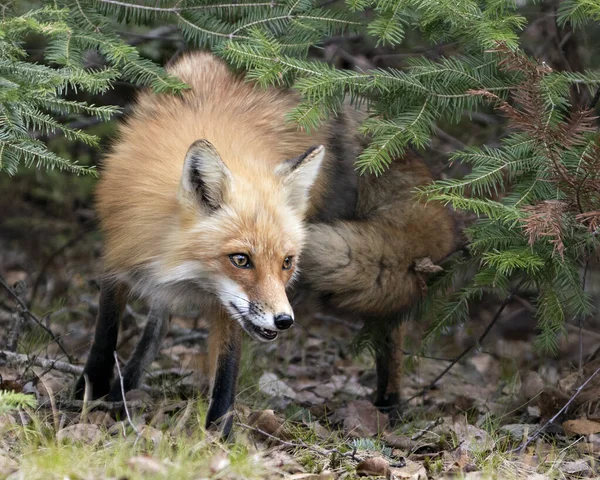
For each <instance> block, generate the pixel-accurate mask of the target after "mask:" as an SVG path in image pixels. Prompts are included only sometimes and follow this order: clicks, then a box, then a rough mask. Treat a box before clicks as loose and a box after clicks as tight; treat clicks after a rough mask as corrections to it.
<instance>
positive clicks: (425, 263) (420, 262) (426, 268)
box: [415, 257, 444, 273]
mask: <svg viewBox="0 0 600 480" xmlns="http://www.w3.org/2000/svg"><path fill="white" fill-rule="evenodd" d="M443 270H444V269H443V268H442V267H440V266H439V265H436V264H435V263H433V262H432V261H431V258H429V257H423V258H418V259H416V260H415V272H420V273H437V272H441V271H443Z"/></svg>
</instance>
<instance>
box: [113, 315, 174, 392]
mask: <svg viewBox="0 0 600 480" xmlns="http://www.w3.org/2000/svg"><path fill="white" fill-rule="evenodd" d="M168 331H169V312H168V310H167V309H166V308H164V307H163V306H161V305H156V304H153V305H152V306H151V307H150V311H149V312H148V320H147V322H146V326H145V327H144V333H143V334H142V338H140V340H139V341H138V343H137V345H136V346H135V350H134V352H133V355H132V356H131V358H130V359H129V361H128V362H127V365H126V366H125V368H124V369H123V386H124V389H125V392H128V391H129V390H133V389H135V388H139V387H140V386H141V384H142V377H143V375H144V372H145V371H146V369H147V368H148V366H149V365H150V364H151V363H152V362H153V361H154V359H155V358H156V356H157V355H158V352H159V350H160V346H161V344H162V341H163V339H164V338H165V336H166V335H167V332H168ZM108 400H109V401H121V400H123V394H122V390H121V381H120V379H119V378H116V379H115V381H114V382H113V384H112V387H111V389H110V393H109V394H108Z"/></svg>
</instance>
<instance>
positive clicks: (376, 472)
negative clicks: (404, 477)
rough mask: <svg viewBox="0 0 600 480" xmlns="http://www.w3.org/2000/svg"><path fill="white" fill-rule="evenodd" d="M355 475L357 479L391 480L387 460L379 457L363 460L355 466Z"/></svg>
mask: <svg viewBox="0 0 600 480" xmlns="http://www.w3.org/2000/svg"><path fill="white" fill-rule="evenodd" d="M356 474H357V475H358V476H359V477H385V478H391V476H392V471H391V470H390V465H389V463H388V462H387V460H385V459H384V458H381V457H372V458H367V459H366V460H363V461H362V462H360V463H359V464H358V465H357V466H356Z"/></svg>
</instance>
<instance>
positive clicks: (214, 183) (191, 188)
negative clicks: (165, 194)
mask: <svg viewBox="0 0 600 480" xmlns="http://www.w3.org/2000/svg"><path fill="white" fill-rule="evenodd" d="M230 182H231V172H230V171H229V169H228V168H227V165H225V164H224V163H223V160H221V157H220V156H219V153H218V152H217V150H216V149H215V147H214V146H213V144H212V143H210V142H209V141H208V140H196V141H195V142H194V143H192V145H191V146H190V148H189V150H188V152H187V154H186V156H185V162H184V164H183V174H182V176H181V192H182V193H184V194H185V195H186V196H187V197H188V198H189V197H192V198H195V199H197V201H198V202H200V203H201V205H203V206H205V207H207V208H208V209H210V210H217V209H218V208H219V207H220V206H221V205H222V204H223V199H224V194H225V191H226V189H227V188H228V185H229V183H230Z"/></svg>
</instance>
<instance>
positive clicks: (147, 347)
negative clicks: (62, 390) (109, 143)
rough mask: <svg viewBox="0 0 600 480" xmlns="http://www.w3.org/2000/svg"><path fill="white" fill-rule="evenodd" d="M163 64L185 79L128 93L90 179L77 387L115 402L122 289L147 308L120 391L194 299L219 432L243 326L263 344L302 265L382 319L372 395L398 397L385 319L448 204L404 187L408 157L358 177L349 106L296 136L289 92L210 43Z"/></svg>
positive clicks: (447, 236) (428, 249) (342, 297)
mask: <svg viewBox="0 0 600 480" xmlns="http://www.w3.org/2000/svg"><path fill="white" fill-rule="evenodd" d="M168 71H169V72H170V73H172V74H175V75H177V76H179V77H180V78H181V79H182V80H183V81H185V82H186V83H187V84H188V85H189V86H190V89H188V90H186V91H184V92H183V94H182V95H180V96H171V95H166V94H153V93H151V92H145V93H142V94H141V95H140V96H139V98H138V100H137V104H136V106H135V108H134V110H133V113H132V114H131V116H130V117H129V119H128V120H127V121H126V122H125V124H124V125H123V126H122V127H121V131H120V136H119V139H118V140H117V141H116V143H115V145H114V146H113V148H112V151H111V153H110V154H109V155H108V156H107V157H106V159H105V162H104V168H103V171H102V174H101V180H100V182H99V183H98V187H97V211H98V214H99V217H100V221H101V228H102V230H103V233H104V238H105V257H104V262H105V271H106V275H105V277H104V279H103V281H102V284H101V295H100V308H99V313H98V319H97V322H96V331H95V336H94V341H93V344H92V348H91V351H90V354H89V356H88V360H87V363H86V365H85V369H84V375H82V377H81V378H80V379H79V381H78V382H77V385H76V389H75V391H76V395H77V396H78V397H80V398H81V397H82V396H83V393H84V390H85V388H86V385H87V386H88V387H89V388H90V389H91V393H92V396H93V398H98V397H102V396H104V395H107V394H108V396H109V399H120V398H121V387H120V384H119V382H118V381H115V382H114V383H113V384H112V385H111V377H112V373H113V367H114V357H113V352H114V350H115V348H116V343H117V335H118V329H119V322H120V317H121V314H122V311H123V309H124V306H125V303H126V301H127V298H128V296H129V295H136V296H140V297H143V298H146V299H148V300H149V302H150V313H149V318H148V323H147V325H146V328H145V330H144V332H143V335H142V338H141V339H140V341H139V343H138V345H137V346H136V349H135V351H134V353H133V355H132V357H131V359H130V360H129V362H128V363H127V365H126V367H125V370H124V372H123V380H124V386H125V390H129V389H132V388H136V387H138V386H139V385H140V383H141V378H142V375H143V372H144V370H145V368H146V367H147V366H148V365H149V363H150V362H152V361H153V359H154V358H155V356H156V354H157V352H158V350H159V347H160V343H161V341H162V339H163V337H164V336H165V334H166V332H167V329H168V318H169V312H170V310H171V309H173V308H177V309H182V308H200V309H202V310H203V312H205V314H206V316H207V317H208V318H211V325H210V334H209V340H208V348H209V366H210V367H209V370H210V375H211V378H212V383H211V385H212V386H211V394H210V397H211V400H210V405H209V410H208V415H207V419H206V423H207V427H213V428H214V427H218V428H220V429H221V430H222V432H223V433H224V434H225V435H228V434H229V431H230V429H231V424H232V418H231V415H229V414H228V413H229V412H230V410H231V407H232V405H233V402H234V398H235V393H236V383H237V375H238V368H239V362H240V336H241V332H242V330H244V331H246V332H247V333H248V334H249V335H250V336H251V337H252V338H254V339H256V340H259V341H273V340H275V339H276V338H277V336H278V333H279V332H280V331H283V330H286V329H288V328H290V327H291V326H292V324H293V322H294V313H293V311H292V308H291V306H290V302H289V300H288V296H287V294H286V287H287V286H288V284H290V282H291V281H292V280H293V279H294V278H296V277H298V276H299V277H300V282H301V284H302V285H304V286H307V287H308V288H309V289H311V290H312V291H315V292H318V293H319V294H321V295H322V297H323V298H325V299H326V300H327V302H328V303H329V304H330V305H333V306H334V307H336V308H339V309H344V310H351V311H353V312H354V313H357V312H358V313H359V314H361V315H362V316H363V317H364V318H365V319H367V320H368V321H373V322H379V323H380V324H382V325H384V326H389V327H388V329H387V331H388V333H389V335H388V338H389V340H388V341H387V342H386V347H385V348H383V349H382V352H381V353H380V354H378V357H377V373H378V376H379V379H378V390H377V397H378V398H377V400H378V402H379V403H385V402H386V401H387V402H388V403H389V402H390V401H391V402H393V401H395V400H397V391H398V383H397V378H396V375H395V374H394V375H390V373H393V372H390V370H393V368H394V367H393V366H394V365H395V362H391V363H390V358H393V357H395V354H396V350H395V349H394V347H393V341H392V335H391V333H392V329H393V326H394V325H395V324H394V322H392V321H391V320H390V319H391V318H392V317H393V316H394V315H396V314H397V313H398V312H400V311H401V310H402V309H404V308H406V307H407V306H408V305H410V304H411V303H412V302H413V301H414V300H415V298H416V297H417V296H418V294H419V284H418V279H417V276H416V274H415V272H414V271H412V264H413V261H414V259H416V258H420V257H426V256H428V257H431V259H432V260H433V261H434V262H435V261H438V260H440V259H442V258H443V257H445V256H446V255H448V253H450V252H451V250H452V248H453V245H454V240H453V239H454V234H453V225H452V220H451V217H450V215H449V213H448V212H447V211H446V209H445V208H444V207H442V206H440V205H435V204H427V205H426V204H423V203H419V202H416V201H415V200H414V198H413V195H414V193H413V188H414V187H415V186H417V185H419V184H423V183H426V182H428V181H430V177H429V174H428V172H427V169H426V168H425V167H424V165H423V164H422V163H421V162H419V161H418V160H416V159H409V158H406V159H403V160H399V161H397V162H396V163H394V165H393V166H392V168H391V169H390V170H389V171H388V172H386V173H385V174H384V175H383V176H381V177H376V176H374V175H363V176H360V175H358V173H357V172H356V170H355V167H354V162H355V159H356V157H357V155H358V154H359V153H360V152H361V150H362V149H363V148H364V146H365V145H366V144H367V139H365V138H364V137H362V136H361V135H360V134H359V133H358V125H359V121H360V118H359V114H358V113H355V111H354V110H353V109H351V108H349V109H348V110H345V111H342V112H341V113H340V114H339V115H338V116H336V117H335V118H332V119H331V120H330V121H329V122H328V123H327V124H326V125H324V126H323V127H322V128H320V129H318V130H317V131H315V132H312V133H310V134H308V133H306V132H304V131H302V130H300V129H298V128H297V126H296V125H294V124H292V123H290V122H286V121H285V120H284V118H285V115H286V113H287V112H289V111H290V110H291V109H292V108H294V107H295V106H297V104H298V102H299V99H298V97H297V95H296V94H294V93H293V92H291V91H287V90H280V89H274V88H273V89H260V88H258V87H256V86H254V85H252V84H251V83H247V82H244V80H243V78H241V77H239V76H237V75H235V74H234V73H232V72H231V71H230V70H229V69H228V67H227V66H226V65H225V63H224V62H222V61H221V60H219V59H217V58H216V57H214V56H212V55H211V54H208V53H193V54H188V55H187V56H185V57H183V58H181V59H180V60H179V61H177V62H176V63H175V64H174V65H172V66H170V67H168ZM303 247H304V248H303ZM300 268H302V271H300ZM390 365H391V367H390Z"/></svg>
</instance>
